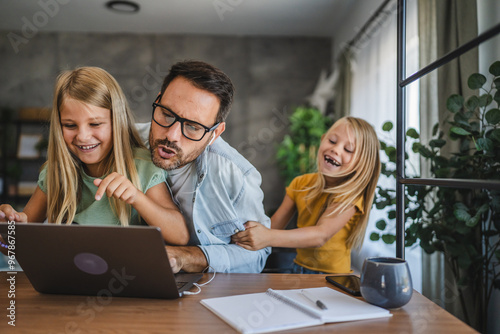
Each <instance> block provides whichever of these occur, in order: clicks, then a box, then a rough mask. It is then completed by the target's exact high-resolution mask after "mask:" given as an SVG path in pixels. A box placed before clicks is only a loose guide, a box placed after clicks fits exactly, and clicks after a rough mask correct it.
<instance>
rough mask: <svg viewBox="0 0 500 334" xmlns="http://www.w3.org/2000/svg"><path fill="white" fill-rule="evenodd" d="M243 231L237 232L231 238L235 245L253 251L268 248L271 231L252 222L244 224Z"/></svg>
mask: <svg viewBox="0 0 500 334" xmlns="http://www.w3.org/2000/svg"><path fill="white" fill-rule="evenodd" d="M245 229H246V230H245V231H241V232H238V233H236V234H234V235H233V236H232V237H231V240H232V241H233V242H234V243H235V244H237V245H238V246H240V247H243V248H245V249H248V250H253V251H255V250H259V249H262V248H265V247H268V246H270V243H271V240H270V234H271V231H272V230H270V229H268V228H267V227H265V226H264V225H262V224H260V223H257V222H254V221H248V222H246V223H245Z"/></svg>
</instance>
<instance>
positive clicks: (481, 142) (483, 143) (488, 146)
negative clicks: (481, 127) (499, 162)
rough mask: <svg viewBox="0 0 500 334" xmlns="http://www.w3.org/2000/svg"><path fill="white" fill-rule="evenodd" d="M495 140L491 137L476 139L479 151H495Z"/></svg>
mask: <svg viewBox="0 0 500 334" xmlns="http://www.w3.org/2000/svg"><path fill="white" fill-rule="evenodd" d="M493 147H494V145H493V142H492V141H491V139H489V138H479V139H478V140H477V141H476V150H478V151H483V150H484V151H493Z"/></svg>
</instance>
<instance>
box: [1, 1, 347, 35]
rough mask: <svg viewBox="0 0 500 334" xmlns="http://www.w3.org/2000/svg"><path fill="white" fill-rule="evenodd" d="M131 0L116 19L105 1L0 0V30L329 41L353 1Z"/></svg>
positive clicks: (115, 15)
mask: <svg viewBox="0 0 500 334" xmlns="http://www.w3.org/2000/svg"><path fill="white" fill-rule="evenodd" d="M135 1H136V2H137V3H138V4H139V5H140V7H141V8H140V11H139V12H138V13H136V14H117V13H115V12H111V11H110V10H108V9H107V8H106V7H105V5H104V4H105V3H106V1H105V0H31V1H25V0H0V30H6V31H14V30H15V31H22V30H23V29H25V31H26V32H27V33H29V32H30V31H32V30H30V29H33V28H35V29H36V30H37V31H76V32H133V33H169V34H213V35H262V36H273V35H275V36H328V37H330V36H333V35H334V32H335V30H336V29H337V28H338V25H339V24H340V23H341V22H342V19H343V18H344V17H345V16H346V15H347V14H348V13H349V11H350V10H351V9H352V7H353V4H354V3H355V2H356V1H353V0H135ZM43 4H46V5H43ZM30 25H31V27H30Z"/></svg>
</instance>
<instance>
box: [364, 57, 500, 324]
mask: <svg viewBox="0 0 500 334" xmlns="http://www.w3.org/2000/svg"><path fill="white" fill-rule="evenodd" d="M489 72H490V73H491V74H492V76H493V77H492V83H491V86H485V84H486V83H487V78H486V77H485V76H484V75H482V74H479V73H475V74H472V75H471V76H470V77H469V79H468V86H469V88H471V89H472V90H478V91H479V94H478V95H472V96H470V97H469V98H468V99H467V100H465V99H464V97H462V96H460V95H457V94H455V95H452V96H450V97H449V98H448V100H447V109H448V111H449V112H450V113H451V116H452V117H451V119H450V120H448V121H447V123H448V124H449V127H450V130H449V131H448V133H446V134H445V133H444V131H442V130H441V128H442V127H440V126H439V124H436V125H435V126H434V128H433V138H432V139H431V140H430V141H429V142H428V143H422V142H420V141H419V134H418V132H417V131H415V130H414V129H409V130H408V131H407V133H406V136H407V138H409V139H412V140H414V143H413V145H412V150H413V152H415V153H416V154H418V155H419V156H420V157H422V158H423V159H425V160H426V161H428V163H429V165H430V172H431V175H432V177H435V178H456V179H484V180H500V109H499V106H500V61H497V62H495V63H493V64H492V65H491V66H490V68H489ZM391 129H392V124H391V123H389V122H388V123H386V124H384V126H383V130H384V131H390V130H391ZM450 141H459V149H458V151H454V152H452V153H451V154H448V155H446V154H444V151H445V150H446V148H447V146H446V145H447V144H448V143H449V142H450ZM381 148H382V150H383V151H384V152H385V153H386V155H387V157H388V162H387V163H384V164H383V166H382V174H384V175H386V176H389V177H395V167H394V166H395V162H396V155H395V150H396V149H395V147H394V145H390V144H388V143H386V142H383V141H381ZM405 202H406V205H405V208H406V211H405V215H406V222H405V237H406V240H405V243H406V244H405V246H406V247H410V246H412V245H414V244H416V243H417V242H418V243H419V244H420V246H421V247H422V249H423V250H424V251H425V252H427V253H429V254H430V253H434V252H441V253H443V254H444V257H445V259H446V261H447V263H448V265H449V268H450V269H451V271H452V273H453V275H454V278H455V280H456V282H457V284H458V293H459V298H460V304H461V307H462V311H463V315H464V320H465V321H466V322H467V323H468V324H470V325H471V326H473V327H474V328H476V329H477V330H479V331H480V332H484V331H485V330H486V325H487V318H488V312H487V310H488V304H489V301H490V299H491V296H492V293H493V290H494V289H500V270H499V268H500V240H499V235H500V191H497V190H488V189H465V188H446V187H442V188H437V189H436V188H435V187H430V186H415V185H408V186H407V187H406V199H405ZM394 204H395V191H394V189H386V188H382V187H379V188H378V189H377V196H376V199H375V205H376V207H377V208H378V209H384V208H389V211H388V216H387V219H381V220H379V221H378V222H377V223H376V227H377V228H378V229H379V230H380V232H373V233H372V234H371V235H370V238H371V240H374V241H376V240H379V239H381V240H383V241H384V242H386V243H393V242H394V240H395V238H394V232H393V230H391V229H390V228H389V227H388V226H391V225H392V226H394V222H393V221H394V219H395V214H396V213H395V210H394V207H393V206H394Z"/></svg>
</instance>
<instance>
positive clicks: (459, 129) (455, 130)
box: [450, 126, 471, 136]
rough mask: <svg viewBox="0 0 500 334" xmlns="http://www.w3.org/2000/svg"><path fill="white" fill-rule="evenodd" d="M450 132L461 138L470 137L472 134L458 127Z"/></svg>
mask: <svg viewBox="0 0 500 334" xmlns="http://www.w3.org/2000/svg"><path fill="white" fill-rule="evenodd" d="M450 131H451V132H452V133H454V134H457V135H459V136H468V135H470V134H471V133H470V132H469V131H467V130H465V129H463V128H460V127H458V126H454V127H452V128H451V129H450Z"/></svg>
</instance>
